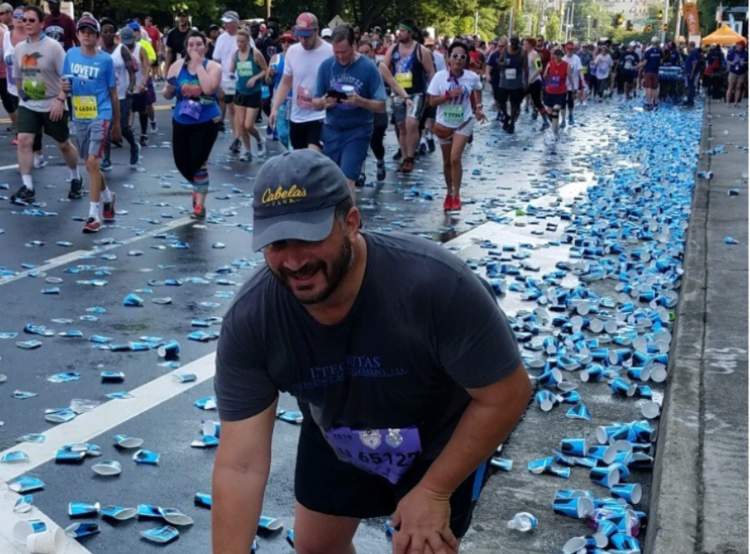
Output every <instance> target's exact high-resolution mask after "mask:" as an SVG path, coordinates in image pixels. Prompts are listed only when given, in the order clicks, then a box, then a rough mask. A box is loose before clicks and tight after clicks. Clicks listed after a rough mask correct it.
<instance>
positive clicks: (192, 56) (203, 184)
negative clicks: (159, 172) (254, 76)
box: [163, 30, 221, 219]
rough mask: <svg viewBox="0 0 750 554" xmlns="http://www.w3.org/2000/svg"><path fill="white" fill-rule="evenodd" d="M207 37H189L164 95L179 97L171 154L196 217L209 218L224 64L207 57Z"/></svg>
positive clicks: (195, 33)
mask: <svg viewBox="0 0 750 554" xmlns="http://www.w3.org/2000/svg"><path fill="white" fill-rule="evenodd" d="M207 45H208V40H207V39H206V35H204V34H203V33H201V32H200V31H195V30H193V31H190V32H189V33H188V36H187V44H186V57H185V58H183V59H181V60H178V61H176V62H175V63H173V64H172V65H171V66H170V68H169V73H168V74H167V84H166V85H165V87H164V93H163V94H164V98H166V99H167V100H171V99H172V98H175V97H176V98H177V102H176V103H175V107H174V112H173V115H172V117H173V119H172V154H173V155H174V163H175V166H177V169H178V170H179V172H180V174H181V175H182V176H183V177H184V178H185V179H186V180H188V181H189V182H190V183H191V184H192V185H193V212H192V214H190V217H192V218H193V219H205V218H206V195H207V194H208V187H209V179H208V157H209V156H210V155H211V149H212V148H213V146H214V143H215V142H216V137H218V135H219V121H220V119H221V109H220V108H219V100H218V98H219V87H220V85H221V67H220V66H219V64H217V63H216V62H214V61H210V60H207V59H206V58H205V55H206V47H207Z"/></svg>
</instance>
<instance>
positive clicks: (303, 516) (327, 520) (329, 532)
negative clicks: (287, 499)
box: [294, 502, 360, 554]
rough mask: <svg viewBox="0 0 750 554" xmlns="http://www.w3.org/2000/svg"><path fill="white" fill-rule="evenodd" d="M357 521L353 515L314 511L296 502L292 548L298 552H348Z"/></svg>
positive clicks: (337, 553) (334, 553) (336, 553)
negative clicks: (345, 515)
mask: <svg viewBox="0 0 750 554" xmlns="http://www.w3.org/2000/svg"><path fill="white" fill-rule="evenodd" d="M359 521H360V520H359V519H357V518H353V517H342V516H330V515H326V514H321V513H320V512H314V511H313V510H310V509H308V508H305V507H304V506H303V505H302V504H300V503H299V502H297V503H295V506H294V549H295V551H296V552H297V553H298V554H307V553H318V552H325V553H326V554H349V552H350V551H349V545H350V544H351V543H352V539H353V538H354V533H356V532H357V527H359Z"/></svg>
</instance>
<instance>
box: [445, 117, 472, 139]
mask: <svg viewBox="0 0 750 554" xmlns="http://www.w3.org/2000/svg"><path fill="white" fill-rule="evenodd" d="M474 121H475V119H474V118H473V117H472V118H471V119H470V120H469V122H468V123H467V124H466V125H464V126H463V127H462V128H461V129H458V130H456V131H454V132H453V134H452V135H451V136H449V137H448V138H447V139H440V138H439V139H437V141H438V143H439V144H451V143H452V142H453V136H454V135H462V136H465V137H470V136H471V135H472V134H473V133H474ZM436 138H437V137H436Z"/></svg>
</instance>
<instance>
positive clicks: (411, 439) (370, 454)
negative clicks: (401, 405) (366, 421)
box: [325, 427, 422, 485]
mask: <svg viewBox="0 0 750 554" xmlns="http://www.w3.org/2000/svg"><path fill="white" fill-rule="evenodd" d="M325 438H326V440H327V441H328V444H330V445H331V448H333V450H334V452H335V453H336V456H338V458H339V460H341V461H342V462H347V463H349V464H352V465H353V466H356V467H358V468H359V469H362V470H364V471H367V472H368V473H372V474H374V475H380V476H381V477H385V478H386V479H388V481H390V482H391V483H393V484H394V485H395V484H396V483H398V481H399V480H400V479H401V478H402V477H403V476H404V474H406V472H407V471H409V468H410V467H411V466H412V464H413V463H414V460H415V459H416V458H417V457H418V456H419V455H420V454H421V453H422V445H421V442H420V440H419V431H418V430H417V428H416V427H407V428H405V429H366V430H356V429H350V428H349V427H337V428H334V429H329V430H328V431H325Z"/></svg>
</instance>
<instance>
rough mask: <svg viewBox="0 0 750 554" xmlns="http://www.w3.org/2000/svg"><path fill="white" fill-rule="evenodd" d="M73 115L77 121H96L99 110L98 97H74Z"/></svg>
mask: <svg viewBox="0 0 750 554" xmlns="http://www.w3.org/2000/svg"><path fill="white" fill-rule="evenodd" d="M73 115H74V116H75V118H76V119H96V116H97V115H99V110H98V109H97V107H96V96H74V97H73Z"/></svg>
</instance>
